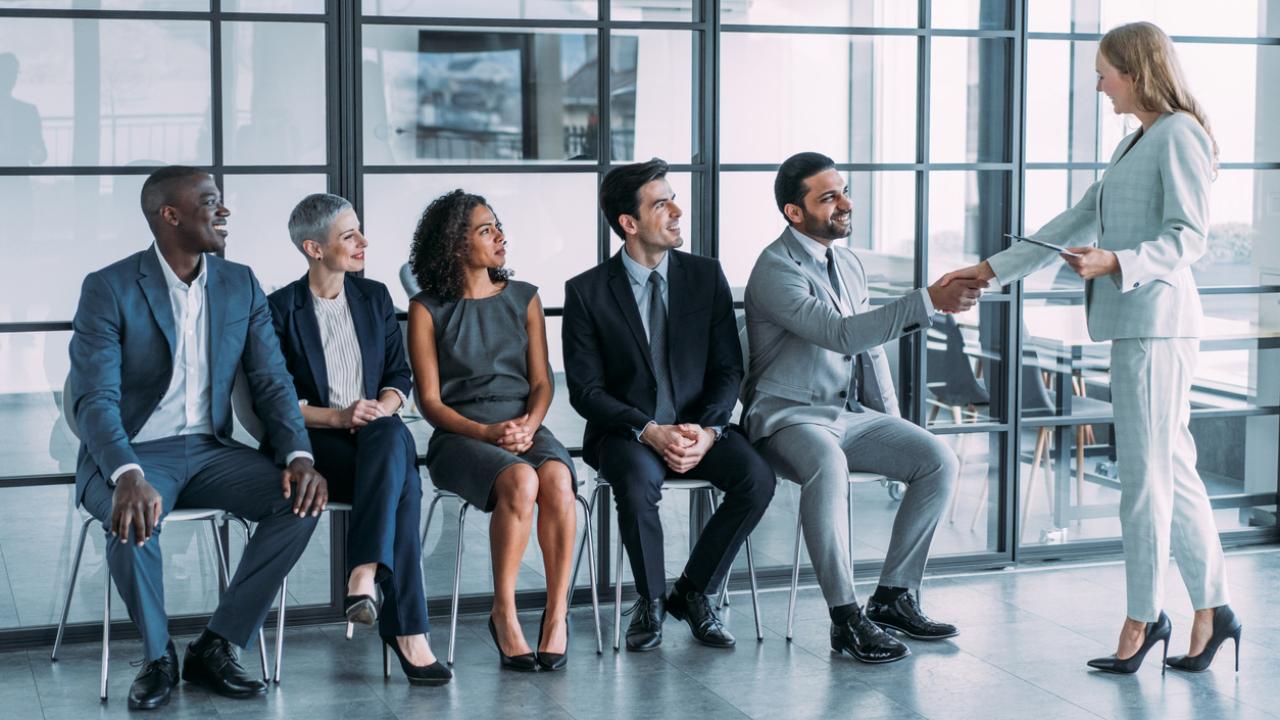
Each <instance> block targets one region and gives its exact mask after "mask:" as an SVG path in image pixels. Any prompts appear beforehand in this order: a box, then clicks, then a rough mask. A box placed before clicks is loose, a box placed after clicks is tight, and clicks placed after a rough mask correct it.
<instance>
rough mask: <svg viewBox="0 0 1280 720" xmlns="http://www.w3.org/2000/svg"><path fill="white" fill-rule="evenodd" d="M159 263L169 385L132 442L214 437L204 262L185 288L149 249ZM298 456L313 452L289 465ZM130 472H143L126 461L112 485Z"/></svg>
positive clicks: (296, 453) (292, 455)
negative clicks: (168, 324)
mask: <svg viewBox="0 0 1280 720" xmlns="http://www.w3.org/2000/svg"><path fill="white" fill-rule="evenodd" d="M151 249H152V250H154V251H155V253H156V257H158V258H159V259H160V269H161V271H162V272H163V273H164V281H165V285H167V286H168V288H169V305H170V306H171V307H172V309H173V330H174V344H173V375H171V376H170V377H169V387H168V388H167V389H166V390H165V391H164V397H163V398H161V400H160V404H159V405H157V406H156V409H155V411H154V412H152V413H151V417H149V418H147V421H146V422H145V423H143V424H142V428H141V429H140V430H138V434H137V435H135V436H134V437H133V440H132V441H131V443H132V444H135V445H136V444H138V443H144V442H149V441H151V440H161V439H164V438H170V437H176V436H180V435H213V409H212V408H213V403H212V384H211V381H210V377H209V313H208V312H207V311H206V309H205V308H206V305H207V302H206V301H207V300H208V295H206V293H205V289H206V282H207V279H208V275H207V270H208V267H209V264H208V262H206V261H205V258H204V256H203V255H201V256H200V272H199V273H198V274H197V275H196V277H195V279H194V280H192V281H191V284H190V285H188V284H186V283H185V282H183V281H182V279H181V278H179V277H178V275H177V273H175V272H174V271H173V268H171V267H169V262H168V261H167V260H165V259H164V255H162V254H161V253H160V248H159V246H157V245H152V246H151ZM296 457H306V458H311V457H312V455H311V453H308V452H305V451H301V450H295V451H294V452H291V453H289V457H288V461H289V462H293V459H294V458H296ZM130 470H139V471H141V470H142V467H141V466H139V465H138V464H137V463H127V464H124V465H121V466H120V467H118V468H116V469H115V470H114V471H113V472H112V473H111V484H112V485H115V483H116V481H117V480H119V479H120V476H121V475H123V474H125V473H126V472H128V471H130Z"/></svg>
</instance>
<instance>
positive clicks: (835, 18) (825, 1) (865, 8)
mask: <svg viewBox="0 0 1280 720" xmlns="http://www.w3.org/2000/svg"><path fill="white" fill-rule="evenodd" d="M917 17H918V11H917V7H916V4H915V3H909V2H894V1H892V0H871V1H870V2H866V1H865V0H723V2H721V4H720V22H722V23H724V24H726V25H732V24H751V25H836V26H847V27H916V23H917Z"/></svg>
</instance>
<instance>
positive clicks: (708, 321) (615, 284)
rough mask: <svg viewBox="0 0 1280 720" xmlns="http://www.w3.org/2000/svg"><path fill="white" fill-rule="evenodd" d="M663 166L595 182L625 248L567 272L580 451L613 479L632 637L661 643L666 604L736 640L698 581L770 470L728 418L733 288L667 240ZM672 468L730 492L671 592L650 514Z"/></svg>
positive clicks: (739, 527)
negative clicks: (633, 592) (627, 570)
mask: <svg viewBox="0 0 1280 720" xmlns="http://www.w3.org/2000/svg"><path fill="white" fill-rule="evenodd" d="M666 175H667V164H666V163H665V162H663V161H662V160H658V159H656V158H655V159H653V160H650V161H649V162H645V163H637V164H633V165H624V166H621V167H617V168H614V169H613V170H611V171H610V172H609V174H608V175H606V176H605V178H604V182H603V183H602V184H601V186H600V208H601V210H602V211H603V212H604V215H605V219H606V220H608V222H609V225H610V226H611V227H612V228H613V230H614V232H616V233H617V234H618V237H620V238H622V241H623V249H622V250H620V251H619V252H618V253H617V254H616V255H614V256H613V257H612V258H610V259H608V260H606V261H605V262H603V263H601V264H600V265H598V266H596V267H595V268H593V269H591V270H588V271H587V272H585V273H582V274H581V275H579V276H577V277H575V278H573V279H571V280H569V282H567V283H566V284H565V308H564V357H565V371H566V375H567V378H568V381H569V402H570V403H572V404H573V407H574V409H575V410H577V411H578V413H579V414H581V415H582V416H583V417H584V418H586V420H587V427H586V434H585V437H584V438H583V442H582V445H583V458H584V459H585V460H586V461H587V463H588V464H590V465H591V466H592V467H595V468H596V469H598V470H599V471H600V474H601V475H602V476H604V477H605V478H606V479H607V480H608V481H609V484H610V486H611V487H612V488H613V492H614V495H615V497H616V499H617V504H618V526H619V529H620V534H621V538H622V543H623V545H624V546H626V548H627V554H628V556H630V558H631V569H632V572H633V574H634V575H635V580H636V589H637V591H638V592H639V594H640V598H639V599H638V600H637V601H636V606H635V607H634V608H633V609H632V610H633V613H634V616H633V617H632V619H631V626H630V627H629V628H628V629H627V649H628V650H652V649H653V648H655V647H657V646H658V645H659V644H660V643H661V642H662V621H663V618H664V617H665V614H666V613H667V612H670V613H671V614H672V615H673V616H675V617H676V618H677V619H679V620H687V621H688V622H689V626H690V628H691V629H692V631H693V636H694V637H695V638H696V639H697V640H699V641H700V642H702V643H704V644H706V645H710V646H713V647H732V646H733V644H734V638H733V635H731V634H730V633H729V631H728V630H727V629H725V628H724V627H723V626H722V625H721V623H720V620H719V618H717V617H716V614H715V611H714V610H712V608H711V604H710V602H709V600H708V598H707V593H708V591H709V590H714V589H715V588H717V587H719V585H720V583H721V581H722V580H723V579H724V576H725V573H727V572H728V570H729V566H730V565H731V564H732V563H733V559H734V557H735V556H736V555H737V554H738V549H739V548H740V547H741V546H742V543H743V542H744V541H745V540H746V538H747V536H748V535H749V534H750V533H751V530H752V529H753V528H755V526H756V523H758V522H759V521H760V518H761V517H762V516H763V515H764V511H765V508H767V507H768V506H769V501H770V500H772V499H773V490H774V485H775V480H774V474H773V471H772V470H771V469H770V467H769V465H768V463H766V462H765V461H764V459H763V458H761V457H760V455H759V454H758V453H757V452H756V451H755V449H753V448H752V447H751V444H750V443H748V442H747V439H746V437H745V436H744V435H743V434H742V433H741V432H740V431H739V430H738V429H737V428H735V427H730V425H729V418H730V415H731V414H732V413H733V407H734V403H736V402H737V399H738V385H739V384H740V383H741V382H742V353H741V350H740V349H739V345H738V331H737V323H736V322H735V320H734V314H733V298H732V296H731V295H730V293H729V283H728V281H727V280H726V279H725V276H724V272H723V271H721V269H720V264H719V263H718V262H717V261H715V260H713V259H710V258H703V257H697V256H695V255H689V254H688V253H683V252H675V251H674V250H675V248H678V247H680V245H682V244H683V242H684V239H683V238H682V237H681V235H680V217H681V212H680V208H679V206H678V205H676V202H675V193H673V192H672V190H671V185H670V184H669V183H668V182H667V179H666ZM668 477H672V478H684V477H687V478H700V479H705V480H708V481H710V482H711V483H713V484H714V485H715V486H716V487H717V488H719V489H720V490H723V491H724V493H725V498H724V503H723V504H722V505H721V506H720V508H719V509H718V510H716V512H715V514H713V515H712V516H711V519H710V521H709V522H708V523H707V526H706V528H705V529H704V530H703V531H702V535H701V536H700V537H699V538H698V542H697V544H696V545H695V547H694V548H693V551H692V552H691V553H690V555H689V562H688V563H687V564H686V565H685V570H684V573H683V574H682V575H681V576H680V578H679V579H678V580H677V581H676V583H675V586H674V587H673V588H672V590H671V594H670V596H666V573H665V570H664V566H663V556H662V555H663V553H662V523H661V521H660V520H659V517H658V502H659V501H660V500H661V499H662V483H663V481H664V480H665V479H666V478H668Z"/></svg>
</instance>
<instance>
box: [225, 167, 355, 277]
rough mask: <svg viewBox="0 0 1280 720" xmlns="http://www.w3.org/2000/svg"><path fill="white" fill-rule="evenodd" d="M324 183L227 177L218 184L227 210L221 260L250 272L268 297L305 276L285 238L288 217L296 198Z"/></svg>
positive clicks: (309, 178)
mask: <svg viewBox="0 0 1280 720" xmlns="http://www.w3.org/2000/svg"><path fill="white" fill-rule="evenodd" d="M326 185H327V181H326V179H325V176H323V175H229V176H227V177H226V179H225V180H224V181H223V187H224V189H225V193H224V194H225V196H226V198H225V201H226V205H227V208H228V209H230V210H231V217H230V218H228V220H227V227H229V228H230V229H231V234H230V235H229V236H228V237H227V249H226V252H225V254H226V257H227V259H228V260H234V261H236V262H239V263H244V264H246V265H248V266H249V267H251V268H253V274H254V275H255V276H256V277H257V278H258V282H259V283H260V284H261V285H262V291H263V292H265V293H268V294H269V293H271V292H272V291H274V290H277V289H279V288H281V287H284V286H285V285H288V284H289V283H291V282H293V281H294V280H297V279H298V278H300V277H302V276H303V275H304V274H306V272H307V261H306V258H304V257H303V256H302V253H300V252H298V249H297V248H296V247H294V245H293V242H292V241H291V240H289V213H291V212H293V207H294V206H295V205H297V204H298V202H299V201H300V200H302V198H304V197H306V196H307V195H310V194H311V193H317V192H324V191H325V188H326ZM371 249H376V246H374V248H371Z"/></svg>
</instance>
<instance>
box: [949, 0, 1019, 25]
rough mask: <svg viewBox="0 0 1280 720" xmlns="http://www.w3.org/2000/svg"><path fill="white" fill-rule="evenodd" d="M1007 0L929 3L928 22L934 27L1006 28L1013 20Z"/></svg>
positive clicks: (965, 0)
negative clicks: (929, 14)
mask: <svg viewBox="0 0 1280 720" xmlns="http://www.w3.org/2000/svg"><path fill="white" fill-rule="evenodd" d="M1012 10H1013V7H1012V4H1011V3H1010V2H1009V0H947V2H938V3H931V4H930V6H929V11H930V13H931V17H930V19H929V24H930V25H932V26H933V27H936V28H978V29H980V30H1006V29H1008V28H1009V26H1010V24H1011V23H1012V21H1013V16H1012Z"/></svg>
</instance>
